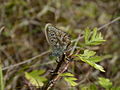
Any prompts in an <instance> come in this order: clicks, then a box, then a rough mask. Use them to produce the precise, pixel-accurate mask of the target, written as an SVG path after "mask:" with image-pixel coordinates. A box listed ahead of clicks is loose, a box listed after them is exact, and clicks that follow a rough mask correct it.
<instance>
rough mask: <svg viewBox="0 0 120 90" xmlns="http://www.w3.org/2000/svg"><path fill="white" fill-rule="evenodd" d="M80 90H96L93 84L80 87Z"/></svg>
mask: <svg viewBox="0 0 120 90" xmlns="http://www.w3.org/2000/svg"><path fill="white" fill-rule="evenodd" d="M80 90H98V89H97V87H96V85H95V84H90V85H81V86H80Z"/></svg>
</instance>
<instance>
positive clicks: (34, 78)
mask: <svg viewBox="0 0 120 90" xmlns="http://www.w3.org/2000/svg"><path fill="white" fill-rule="evenodd" d="M43 72H44V71H43V70H34V71H32V72H30V73H28V72H25V78H26V79H27V80H28V81H29V82H30V83H31V84H32V85H33V86H36V87H37V88H39V87H41V86H43V85H44V83H43V82H45V81H46V80H47V79H46V78H45V77H42V76H39V75H40V74H43Z"/></svg>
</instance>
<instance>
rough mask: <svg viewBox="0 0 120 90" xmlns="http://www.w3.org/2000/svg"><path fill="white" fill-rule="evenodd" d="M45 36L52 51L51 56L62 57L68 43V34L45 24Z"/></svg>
mask: <svg viewBox="0 0 120 90" xmlns="http://www.w3.org/2000/svg"><path fill="white" fill-rule="evenodd" d="M45 35H46V39H47V41H48V43H49V44H50V45H51V47H52V49H53V55H54V56H60V55H62V54H63V53H64V51H65V50H66V48H67V45H68V43H70V38H69V36H68V34H67V33H65V32H63V31H61V30H59V29H57V28H56V27H54V26H52V25H51V24H47V25H46V27H45Z"/></svg>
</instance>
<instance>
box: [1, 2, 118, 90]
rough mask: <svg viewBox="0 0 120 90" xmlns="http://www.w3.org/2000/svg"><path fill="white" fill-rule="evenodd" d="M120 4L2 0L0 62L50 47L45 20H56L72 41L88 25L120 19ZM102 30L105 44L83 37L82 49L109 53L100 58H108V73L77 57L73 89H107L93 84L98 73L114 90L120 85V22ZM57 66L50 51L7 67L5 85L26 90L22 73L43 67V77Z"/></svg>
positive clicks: (105, 62) (8, 62) (9, 62)
mask: <svg viewBox="0 0 120 90" xmlns="http://www.w3.org/2000/svg"><path fill="white" fill-rule="evenodd" d="M119 2H120V1H119V0H1V1H0V27H2V26H5V30H4V31H2V33H1V34H0V60H1V62H2V64H3V68H4V67H7V66H10V65H14V64H16V63H19V62H22V61H25V60H28V59H30V58H32V57H35V56H36V55H39V54H41V53H43V52H44V51H47V50H48V49H49V45H48V43H47V41H46V39H45V35H44V27H45V24H46V23H52V24H55V25H56V26H57V27H58V28H60V29H62V30H64V31H66V32H68V33H69V34H70V35H71V38H72V40H73V41H74V39H76V38H77V37H78V35H79V34H81V35H83V34H84V30H85V28H87V27H89V28H90V30H91V29H93V28H94V27H98V28H99V27H101V26H102V25H104V24H106V23H108V22H110V21H111V20H113V19H114V18H117V17H120V4H119ZM100 32H101V33H102V35H103V36H104V37H105V40H106V42H105V43H103V45H97V46H95V47H91V46H87V47H83V46H84V43H83V42H84V41H83V40H81V41H80V42H79V44H80V45H79V46H80V47H78V48H80V49H83V51H84V50H85V49H86V48H87V49H90V51H95V52H96V53H97V54H98V55H100V56H101V55H105V57H104V58H102V59H104V60H103V61H101V62H98V63H99V64H100V65H102V66H103V67H104V69H105V71H106V72H105V73H103V72H99V71H98V70H95V69H93V68H90V66H89V65H87V64H85V63H83V62H80V61H79V62H78V61H76V62H75V63H73V64H72V65H71V66H72V68H70V71H71V72H72V73H73V74H74V76H75V77H76V78H77V82H78V85H77V86H76V87H75V88H74V90H75V89H76V88H78V89H81V88H82V89H81V90H87V88H92V90H96V88H98V89H100V90H101V89H103V87H102V86H98V85H96V84H95V82H96V81H97V80H98V77H106V78H108V79H110V80H111V82H112V87H113V88H114V89H113V90H117V88H119V86H120V72H119V71H120V60H119V59H120V55H119V54H120V40H119V38H120V21H116V22H115V23H113V24H111V25H109V26H107V27H105V28H103V29H102V30H101V31H100ZM95 39H96V38H95ZM89 40H91V39H89ZM73 43H74V42H73ZM83 51H80V52H81V53H82V52H83ZM96 58H98V57H96ZM99 60H100V59H98V61H99ZM55 65H56V63H54V62H51V61H50V59H49V54H46V55H44V56H42V57H39V58H36V59H35V60H34V61H31V62H28V63H25V64H23V65H20V66H17V67H14V68H9V69H7V70H4V71H3V75H4V81H5V89H6V90H16V89H20V90H23V89H24V90H27V89H29V87H28V86H26V85H25V81H26V79H25V78H23V77H24V72H31V71H34V70H42V69H44V70H45V71H46V74H45V75H44V76H48V72H49V70H52V69H54V68H55ZM28 75H29V73H28ZM58 83H59V82H58ZM62 85H64V87H63V86H62ZM59 87H61V88H59ZM64 88H66V89H68V88H69V87H68V86H67V84H66V83H64V82H62V83H61V84H57V85H56V86H55V89H58V90H63V89H64ZM93 88H94V89H93ZM88 90H89V89H88ZM118 90H119V89H118Z"/></svg>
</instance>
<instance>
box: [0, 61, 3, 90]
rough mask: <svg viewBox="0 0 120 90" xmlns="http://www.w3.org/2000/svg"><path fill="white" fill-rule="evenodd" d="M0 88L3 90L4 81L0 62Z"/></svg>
mask: <svg viewBox="0 0 120 90" xmlns="http://www.w3.org/2000/svg"><path fill="white" fill-rule="evenodd" d="M0 90H4V81H3V73H2V66H1V63H0Z"/></svg>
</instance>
